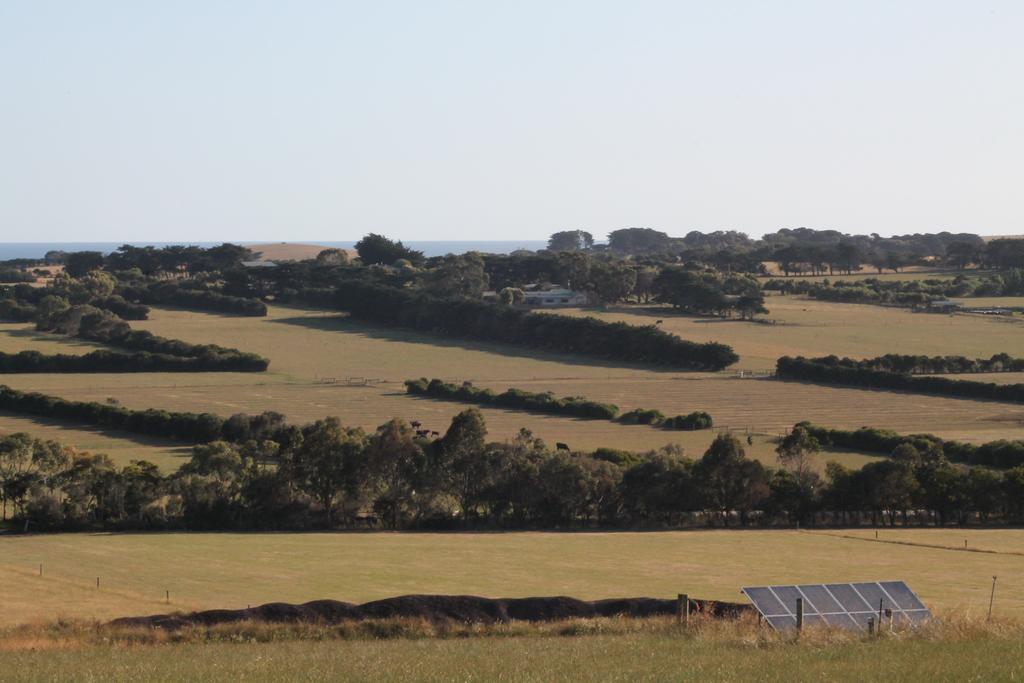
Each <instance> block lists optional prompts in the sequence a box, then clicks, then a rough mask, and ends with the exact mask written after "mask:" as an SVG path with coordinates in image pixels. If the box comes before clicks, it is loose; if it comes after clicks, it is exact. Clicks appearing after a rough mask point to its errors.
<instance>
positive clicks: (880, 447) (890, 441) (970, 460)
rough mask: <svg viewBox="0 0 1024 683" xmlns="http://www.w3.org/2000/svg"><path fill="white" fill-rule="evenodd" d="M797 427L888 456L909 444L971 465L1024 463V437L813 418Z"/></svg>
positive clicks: (824, 440)
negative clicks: (973, 436)
mask: <svg viewBox="0 0 1024 683" xmlns="http://www.w3.org/2000/svg"><path fill="white" fill-rule="evenodd" d="M797 427H803V428H804V429H806V430H807V431H808V432H809V433H810V434H811V436H813V437H814V438H816V439H817V440H818V441H819V442H820V444H821V445H822V446H833V447H835V448H846V449H849V450H852V451H859V452H862V453H877V454H879V455H887V456H888V455H892V453H893V452H894V451H896V449H897V448H898V447H900V446H902V445H904V444H909V445H911V446H913V447H914V448H916V449H917V450H918V451H921V452H926V451H929V450H934V449H935V448H940V449H941V450H942V451H943V453H944V454H945V456H946V457H947V458H949V459H950V460H952V461H953V462H959V463H964V464H967V465H984V466H988V467H1000V468H1011V467H1020V466H1022V465H1024V440H1018V441H1007V440H1005V439H1000V440H999V441H990V442H988V443H984V444H980V445H975V444H971V443H964V442H962V441H948V440H945V439H941V438H939V437H937V436H935V435H933V434H910V435H902V434H897V433H896V432H893V431H890V430H887V429H874V428H872V427H861V428H860V429H854V430H844V429H829V428H828V427H821V426H818V425H814V424H811V423H810V422H801V423H800V424H798V425H797Z"/></svg>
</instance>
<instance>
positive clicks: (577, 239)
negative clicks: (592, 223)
mask: <svg viewBox="0 0 1024 683" xmlns="http://www.w3.org/2000/svg"><path fill="white" fill-rule="evenodd" d="M593 246H594V236H593V235H591V234H590V233H589V232H585V231H583V230H563V231H561V232H556V233H555V234H553V235H551V237H550V238H548V251H587V250H589V249H591V248H593Z"/></svg>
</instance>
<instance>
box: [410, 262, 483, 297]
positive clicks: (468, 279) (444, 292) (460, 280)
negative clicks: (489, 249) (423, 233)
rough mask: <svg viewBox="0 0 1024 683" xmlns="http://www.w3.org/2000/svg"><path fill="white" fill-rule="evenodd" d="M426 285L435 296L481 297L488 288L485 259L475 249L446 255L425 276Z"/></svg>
mask: <svg viewBox="0 0 1024 683" xmlns="http://www.w3.org/2000/svg"><path fill="white" fill-rule="evenodd" d="M423 282H424V287H425V288H426V290H427V291H428V292H430V293H431V294H433V295H434V296H439V297H465V298H469V299H479V298H480V296H481V295H482V294H483V293H484V290H485V289H487V283H488V277H487V271H486V270H485V269H484V260H483V258H482V257H481V256H480V254H478V253H477V252H475V251H471V252H468V253H466V254H461V255H459V256H446V257H444V259H443V260H442V261H441V263H440V264H439V265H438V266H437V267H436V268H434V269H432V270H430V271H428V272H427V273H425V274H424V276H423Z"/></svg>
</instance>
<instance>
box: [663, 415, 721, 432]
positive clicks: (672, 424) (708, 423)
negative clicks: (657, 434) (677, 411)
mask: <svg viewBox="0 0 1024 683" xmlns="http://www.w3.org/2000/svg"><path fill="white" fill-rule="evenodd" d="M664 424H665V427H666V428H667V429H680V430H683V431H688V432H689V431H696V430H698V429H711V427H713V426H714V421H713V420H712V419H711V416H710V415H708V414H707V413H705V412H704V411H702V410H697V411H694V412H692V413H690V414H689V415H676V416H675V417H670V418H669V419H667V420H665V423H664Z"/></svg>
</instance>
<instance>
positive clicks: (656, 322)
mask: <svg viewBox="0 0 1024 683" xmlns="http://www.w3.org/2000/svg"><path fill="white" fill-rule="evenodd" d="M662 322H663V321H661V320H655V321H654V324H655V325H660V324H661V323H662Z"/></svg>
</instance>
